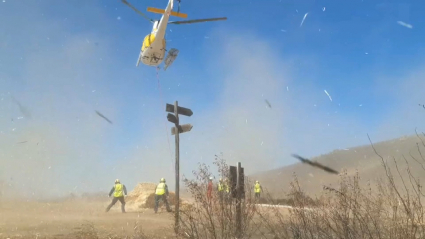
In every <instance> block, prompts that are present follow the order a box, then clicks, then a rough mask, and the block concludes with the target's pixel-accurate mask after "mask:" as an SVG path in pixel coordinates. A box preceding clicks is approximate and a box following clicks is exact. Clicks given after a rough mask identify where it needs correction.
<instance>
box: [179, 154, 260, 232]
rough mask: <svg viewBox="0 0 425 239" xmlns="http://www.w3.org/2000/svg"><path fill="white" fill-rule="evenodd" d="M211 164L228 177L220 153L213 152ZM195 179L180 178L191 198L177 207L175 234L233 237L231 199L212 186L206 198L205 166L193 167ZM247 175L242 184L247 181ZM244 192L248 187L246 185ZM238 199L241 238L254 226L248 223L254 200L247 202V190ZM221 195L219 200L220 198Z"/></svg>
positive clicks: (248, 199) (206, 175)
mask: <svg viewBox="0 0 425 239" xmlns="http://www.w3.org/2000/svg"><path fill="white" fill-rule="evenodd" d="M214 164H215V165H216V166H217V167H218V172H219V175H220V176H221V177H222V178H223V179H224V178H226V177H228V165H227V164H226V163H225V161H224V159H223V158H222V157H219V156H217V157H216V159H215V162H214ZM193 175H194V176H195V179H193V180H189V179H186V178H185V179H184V184H185V186H186V188H188V190H189V192H190V194H191V195H192V197H193V199H194V202H193V203H192V204H191V205H185V206H183V207H182V208H181V210H180V230H179V235H178V236H180V237H183V238H203V239H208V238H235V237H236V209H235V208H236V207H235V204H236V203H237V202H236V200H235V199H231V198H230V197H226V196H225V195H223V196H222V197H221V196H220V194H219V193H218V191H217V188H216V185H215V186H214V189H213V195H212V199H211V200H209V199H208V198H207V195H206V192H207V185H208V179H209V177H210V176H211V172H210V170H209V167H208V166H206V165H205V164H200V165H199V169H198V171H193ZM248 182H249V181H248V179H246V181H245V185H249V183H248ZM245 190H246V192H248V191H249V188H248V187H246V189H245ZM246 195H247V197H246V198H245V199H243V200H242V201H241V217H242V224H241V229H242V230H241V233H242V235H241V236H242V238H250V237H251V235H252V234H253V232H254V231H255V228H254V227H253V226H252V221H253V216H254V214H255V208H254V204H251V203H249V202H250V201H251V200H250V194H249V193H246ZM221 198H222V200H221Z"/></svg>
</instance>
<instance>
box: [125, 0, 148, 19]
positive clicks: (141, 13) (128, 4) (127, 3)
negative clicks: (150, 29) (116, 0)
mask: <svg viewBox="0 0 425 239" xmlns="http://www.w3.org/2000/svg"><path fill="white" fill-rule="evenodd" d="M121 2H122V3H124V4H125V5H127V6H129V7H130V8H131V9H133V10H134V11H135V12H137V13H138V14H139V15H141V16H142V17H144V18H146V19H147V20H148V21H150V22H154V21H153V20H152V19H150V18H149V17H148V16H146V15H145V14H144V13H143V12H141V11H139V10H137V8H135V7H133V5H131V4H130V3H129V2H127V0H121Z"/></svg>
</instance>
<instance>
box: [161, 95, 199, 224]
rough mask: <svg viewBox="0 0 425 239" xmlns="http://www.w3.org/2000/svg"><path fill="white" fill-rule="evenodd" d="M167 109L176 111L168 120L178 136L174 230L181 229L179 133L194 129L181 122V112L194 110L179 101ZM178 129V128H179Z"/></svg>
mask: <svg viewBox="0 0 425 239" xmlns="http://www.w3.org/2000/svg"><path fill="white" fill-rule="evenodd" d="M165 111H166V112H170V113H174V114H170V113H169V114H168V115H167V120H168V121H170V122H171V123H174V125H175V127H173V128H172V129H171V135H175V138H176V199H175V200H176V202H175V203H176V205H175V222H174V223H175V225H174V230H175V231H176V232H178V230H179V219H180V216H179V206H180V138H179V134H181V133H185V132H189V131H190V130H191V129H192V127H193V126H192V125H191V124H184V125H180V124H179V114H181V115H185V116H189V117H190V116H192V115H193V112H192V110H191V109H188V108H184V107H180V106H178V102H177V101H176V102H174V105H171V104H166V106H165ZM177 129H178V130H177Z"/></svg>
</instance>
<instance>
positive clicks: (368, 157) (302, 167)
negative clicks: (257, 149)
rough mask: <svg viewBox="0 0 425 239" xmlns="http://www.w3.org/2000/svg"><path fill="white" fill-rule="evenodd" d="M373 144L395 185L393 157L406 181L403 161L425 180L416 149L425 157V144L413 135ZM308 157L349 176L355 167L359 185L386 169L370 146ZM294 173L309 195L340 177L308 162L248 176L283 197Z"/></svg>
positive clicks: (406, 174) (397, 177)
mask: <svg viewBox="0 0 425 239" xmlns="http://www.w3.org/2000/svg"><path fill="white" fill-rule="evenodd" d="M422 140H424V139H422ZM424 141H425V140H424ZM374 146H375V148H376V150H377V151H378V153H379V154H380V155H381V156H382V157H384V159H386V160H387V161H388V162H389V163H390V164H391V170H392V172H393V175H394V176H395V181H396V183H397V184H401V183H402V181H401V180H400V177H399V176H398V175H397V171H396V168H395V167H394V166H395V164H394V162H393V158H395V160H396V162H397V165H398V166H399V167H398V168H399V170H400V171H401V172H402V175H404V176H405V177H406V179H405V182H406V183H408V184H410V182H409V179H408V178H407V176H408V173H407V170H406V169H407V164H406V160H407V162H408V164H409V166H410V170H411V172H412V175H414V176H416V177H418V178H420V180H421V182H424V181H425V170H424V169H423V168H425V160H422V159H421V156H420V153H419V151H418V147H419V148H420V150H421V151H422V152H423V155H424V158H425V147H424V146H423V145H422V142H421V140H420V139H419V138H418V137H417V136H416V135H415V136H408V137H402V138H398V139H393V140H388V141H383V142H379V143H374ZM301 155H302V154H301ZM403 156H404V157H403ZM412 156H413V157H414V158H415V159H416V160H415V159H413V158H412ZM404 158H405V159H406V160H405V159H404ZM310 160H314V161H317V162H320V163H321V164H323V165H326V166H329V167H331V168H333V169H335V170H337V171H339V172H342V171H343V169H346V170H347V173H348V175H354V174H355V173H356V170H358V172H359V174H360V178H361V181H362V184H364V183H366V182H367V181H368V180H370V181H372V184H373V182H375V180H376V179H377V178H379V177H384V176H385V170H384V168H383V167H382V164H381V160H380V158H379V157H378V156H377V155H376V154H375V152H374V151H373V148H372V147H371V146H370V145H364V146H359V147H355V148H349V149H345V150H334V151H333V152H331V153H328V154H326V155H321V156H318V157H315V158H311V159H310ZM294 173H295V174H296V175H297V177H298V179H299V182H300V184H301V186H302V189H303V190H305V192H306V193H307V194H309V195H311V196H313V195H315V194H316V195H317V194H318V193H319V192H320V191H321V190H322V188H323V185H328V186H329V185H333V186H337V184H338V181H339V177H340V176H338V175H334V174H329V173H326V172H324V171H322V170H320V169H316V168H314V167H312V166H310V165H307V164H302V163H296V164H293V165H289V166H285V167H282V168H278V169H275V170H270V171H266V172H261V173H258V174H255V175H251V176H250V178H252V179H253V180H255V179H258V180H260V182H261V184H262V185H263V188H266V189H267V190H268V191H269V192H270V193H271V194H273V195H275V196H282V195H283V193H284V192H287V191H289V183H290V181H291V180H292V177H293V174H294Z"/></svg>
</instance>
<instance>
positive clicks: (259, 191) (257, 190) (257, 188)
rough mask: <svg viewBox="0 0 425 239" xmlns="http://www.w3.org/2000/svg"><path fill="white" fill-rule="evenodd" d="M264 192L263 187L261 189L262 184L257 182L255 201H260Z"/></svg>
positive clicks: (255, 185)
mask: <svg viewBox="0 0 425 239" xmlns="http://www.w3.org/2000/svg"><path fill="white" fill-rule="evenodd" d="M262 191H263V187H261V185H260V182H258V181H255V184H254V193H255V199H256V200H258V199H260V194H261V192H262Z"/></svg>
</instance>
